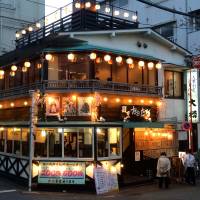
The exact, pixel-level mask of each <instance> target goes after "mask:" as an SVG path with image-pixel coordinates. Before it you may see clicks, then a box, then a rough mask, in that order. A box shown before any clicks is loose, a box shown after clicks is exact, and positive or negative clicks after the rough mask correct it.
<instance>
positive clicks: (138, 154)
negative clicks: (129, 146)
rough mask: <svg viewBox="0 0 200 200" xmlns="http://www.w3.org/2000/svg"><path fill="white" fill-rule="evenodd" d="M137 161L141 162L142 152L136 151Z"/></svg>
mask: <svg viewBox="0 0 200 200" xmlns="http://www.w3.org/2000/svg"><path fill="white" fill-rule="evenodd" d="M135 161H136V162H138V161H140V151H135Z"/></svg>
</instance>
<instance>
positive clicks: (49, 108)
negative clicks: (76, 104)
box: [46, 97, 60, 116]
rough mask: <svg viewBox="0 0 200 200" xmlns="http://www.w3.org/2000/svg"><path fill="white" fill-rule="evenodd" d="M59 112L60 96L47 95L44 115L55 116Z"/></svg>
mask: <svg viewBox="0 0 200 200" xmlns="http://www.w3.org/2000/svg"><path fill="white" fill-rule="evenodd" d="M59 112H60V97H47V101H46V115H47V116H57V115H59Z"/></svg>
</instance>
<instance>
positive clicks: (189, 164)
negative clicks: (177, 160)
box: [183, 149, 196, 185]
mask: <svg viewBox="0 0 200 200" xmlns="http://www.w3.org/2000/svg"><path fill="white" fill-rule="evenodd" d="M183 163H184V166H185V169H186V182H187V183H189V184H190V183H192V184H193V185H195V184H196V180H195V157H194V156H193V154H192V151H191V149H189V150H188V151H187V154H186V156H185V158H184V161H183Z"/></svg>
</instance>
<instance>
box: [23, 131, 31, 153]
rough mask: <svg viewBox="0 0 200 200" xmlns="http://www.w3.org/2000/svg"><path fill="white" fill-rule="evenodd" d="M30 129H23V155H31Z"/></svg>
mask: <svg viewBox="0 0 200 200" xmlns="http://www.w3.org/2000/svg"><path fill="white" fill-rule="evenodd" d="M29 134H30V133H29V129H28V128H26V129H24V128H23V129H22V140H21V142H22V156H29Z"/></svg>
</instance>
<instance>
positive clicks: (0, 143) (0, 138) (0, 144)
mask: <svg viewBox="0 0 200 200" xmlns="http://www.w3.org/2000/svg"><path fill="white" fill-rule="evenodd" d="M4 147H5V130H4V128H1V129H0V152H4Z"/></svg>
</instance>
